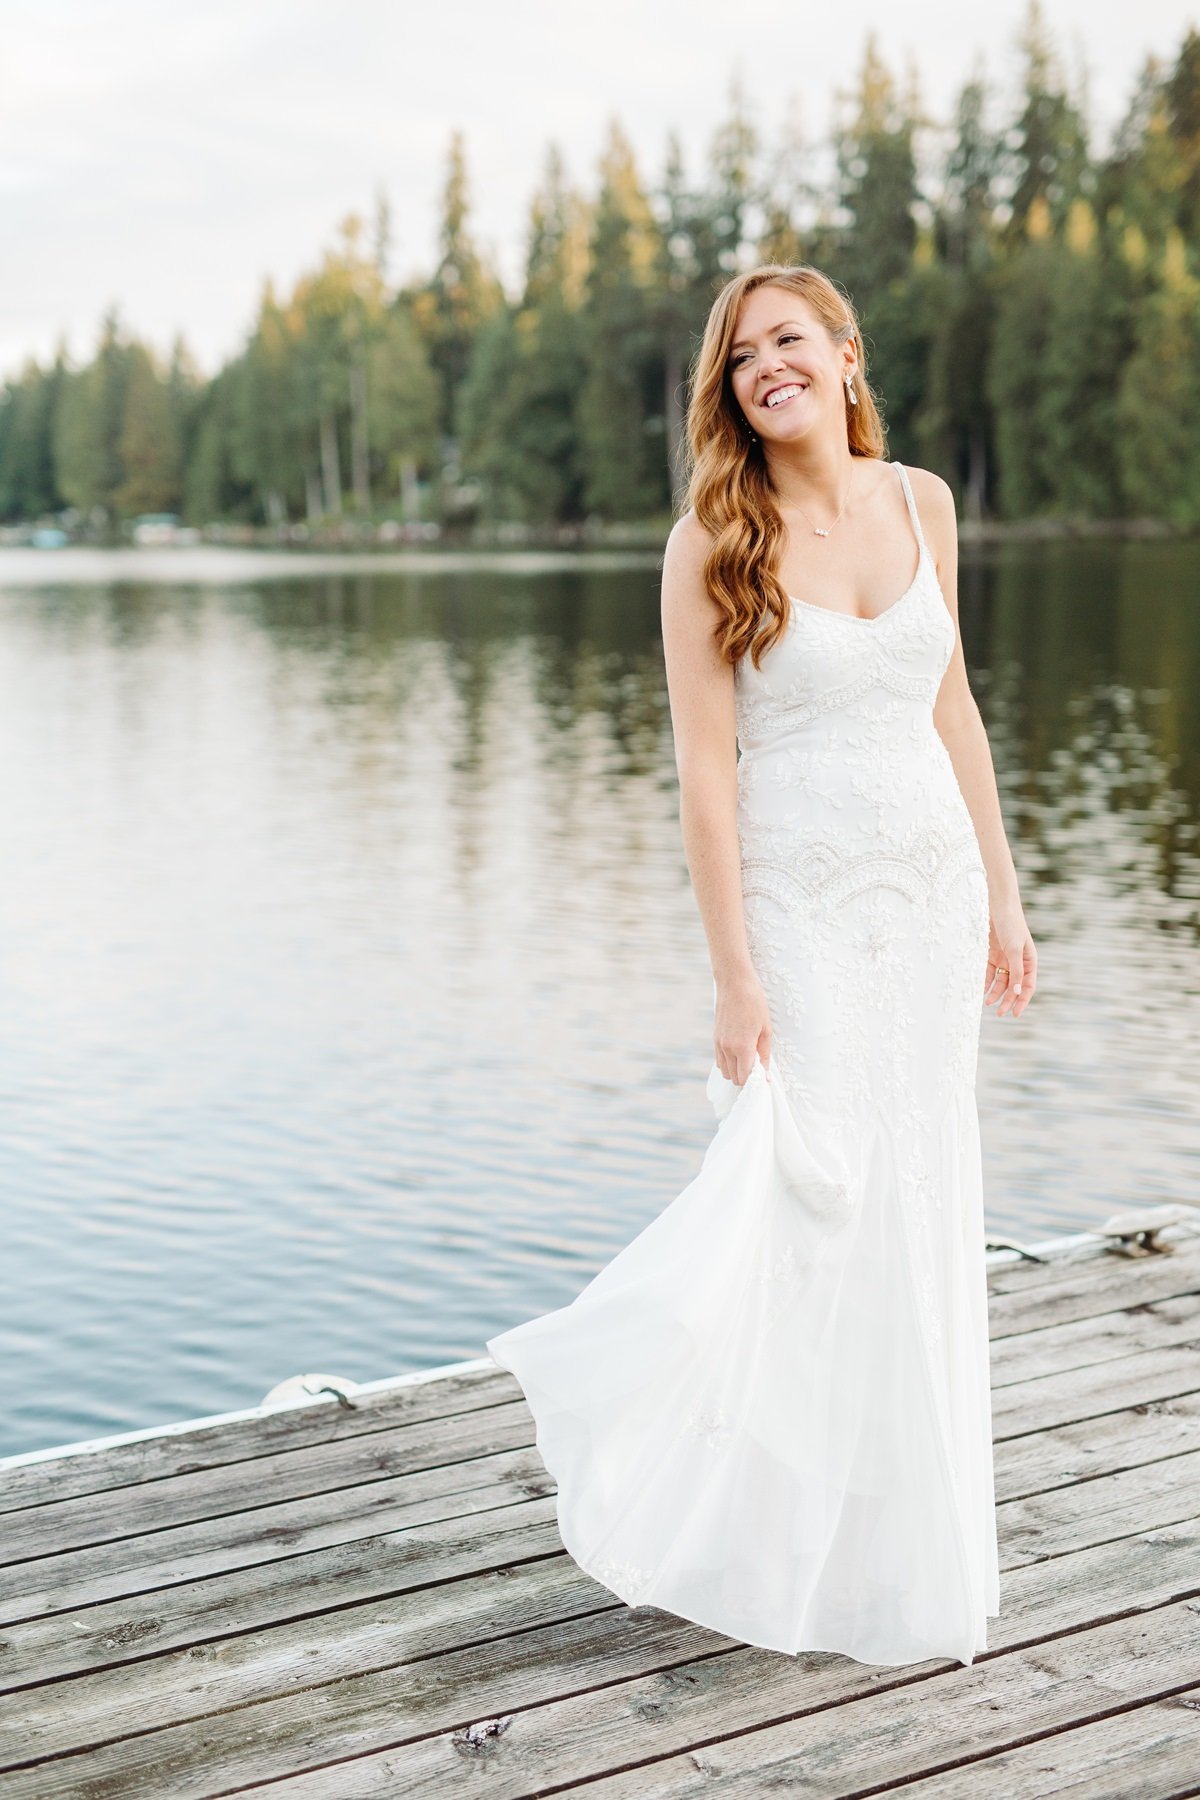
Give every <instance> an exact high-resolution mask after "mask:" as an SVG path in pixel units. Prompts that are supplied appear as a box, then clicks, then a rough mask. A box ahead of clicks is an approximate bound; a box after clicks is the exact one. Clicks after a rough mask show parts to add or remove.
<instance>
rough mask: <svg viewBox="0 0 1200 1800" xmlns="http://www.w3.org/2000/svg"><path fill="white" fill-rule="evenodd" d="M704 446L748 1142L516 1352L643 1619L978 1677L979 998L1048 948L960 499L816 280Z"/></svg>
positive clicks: (604, 1554) (723, 1056) (780, 314)
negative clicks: (985, 649) (1008, 802)
mask: <svg viewBox="0 0 1200 1800" xmlns="http://www.w3.org/2000/svg"><path fill="white" fill-rule="evenodd" d="M689 436H690V444H691V451H692V465H693V466H692V475H691V485H690V500H691V506H690V509H689V511H688V512H687V513H686V515H685V516H684V517H683V518H682V519H680V520H679V521H678V523H677V524H676V526H675V528H674V530H673V531H672V533H671V538H670V541H669V543H668V546H667V553H666V557H665V560H664V566H663V592H662V612H663V641H664V649H665V653H666V664H667V680H668V687H669V692H670V702H671V718H672V724H673V728H674V737H675V755H676V765H677V769H678V773H679V783H680V817H681V822H682V826H683V836H684V847H685V850H686V853H687V859H688V865H689V869H690V871H691V875H692V882H693V886H694V888H695V893H696V898H697V902H698V905H699V908H700V913H701V917H702V919H703V923H704V928H705V932H706V935H707V939H708V944H709V950H710V954H711V959H712V969H713V976H714V1022H713V1050H714V1065H713V1068H712V1071H711V1073H710V1076H709V1085H708V1093H709V1097H710V1099H711V1100H712V1103H713V1106H714V1108H715V1110H716V1112H717V1115H718V1117H719V1119H720V1120H721V1123H720V1125H719V1128H718V1131H717V1134H716V1136H715V1138H714V1140H713V1142H712V1143H711V1144H710V1146H709V1149H708V1152H707V1153H706V1156H705V1159H704V1164H703V1166H702V1168H701V1171H700V1174H699V1175H698V1176H697V1178H696V1179H695V1181H693V1182H692V1183H691V1185H690V1186H689V1187H688V1188H686V1189H685V1190H684V1192H683V1193H682V1194H681V1195H679V1197H678V1198H677V1199H676V1201H675V1202H674V1203H673V1205H671V1206H670V1207H668V1208H667V1209H666V1211H665V1212H664V1213H663V1214H661V1215H660V1217H659V1218H657V1219H656V1220H654V1222H653V1223H652V1224H651V1225H650V1226H649V1227H648V1228H647V1229H646V1230H645V1231H644V1232H643V1233H642V1234H641V1236H640V1237H639V1238H637V1239H635V1240H634V1242H633V1243H632V1244H630V1245H628V1246H627V1248H626V1249H625V1250H623V1251H622V1252H621V1253H620V1255H619V1256H617V1257H616V1258H615V1259H614V1261H613V1262H612V1263H611V1264H610V1265H609V1266H608V1267H607V1268H606V1269H604V1270H602V1271H601V1272H600V1274H599V1275H598V1276H597V1277H596V1278H595V1280H594V1281H593V1282H592V1283H591V1284H590V1285H589V1287H587V1288H586V1289H585V1290H584V1292H583V1293H582V1294H580V1295H579V1296H578V1298H577V1299H576V1300H575V1301H574V1302H573V1304H572V1305H571V1306H569V1307H566V1308H563V1309H562V1310H561V1311H559V1312H557V1313H551V1314H548V1315H545V1316H544V1317H542V1318H540V1319H534V1320H531V1321H529V1322H528V1323H527V1324H525V1325H523V1326H520V1327H517V1328H516V1329H515V1330H513V1331H510V1332H507V1333H505V1334H504V1335H503V1336H501V1337H499V1338H495V1339H493V1340H492V1341H491V1342H490V1343H489V1345H488V1349H489V1351H490V1352H491V1354H492V1356H493V1358H494V1359H495V1360H496V1361H497V1362H499V1363H500V1364H501V1365H502V1366H503V1367H506V1368H509V1369H511V1370H512V1371H513V1373H514V1374H516V1375H517V1376H518V1378H519V1379H520V1381H521V1383H522V1385H523V1387H524V1389H525V1394H526V1397H527V1399H528V1401H529V1405H530V1407H531V1409H532V1411H533V1414H534V1418H535V1420H536V1423H537V1433H538V1445H539V1448H540V1449H541V1451H542V1455H543V1457H544V1459H545V1461H546V1464H547V1467H548V1468H549V1469H550V1471H551V1473H552V1474H553V1475H554V1477H555V1479H556V1481H557V1484H558V1515H559V1525H560V1529H561V1532H562V1537H563V1542H564V1544H565V1545H566V1547H567V1549H568V1550H569V1551H570V1552H571V1554H572V1555H573V1556H574V1557H575V1559H576V1560H577V1561H578V1562H579V1563H580V1565H581V1566H582V1567H583V1568H585V1569H587V1570H588V1571H589V1572H590V1573H591V1574H593V1575H594V1576H595V1577H596V1578H597V1579H598V1580H600V1581H602V1582H603V1583H605V1585H607V1586H608V1587H609V1588H611V1589H612V1591H613V1592H614V1593H617V1594H619V1595H620V1596H621V1597H622V1598H623V1599H625V1600H626V1601H627V1602H628V1603H629V1604H630V1605H631V1606H632V1605H644V1604H650V1605H655V1606H659V1607H662V1608H665V1609H666V1610H668V1611H670V1612H674V1613H676V1614H678V1615H680V1616H681V1617H683V1618H687V1619H692V1620H695V1621H697V1622H698V1623H700V1624H705V1625H709V1626H712V1627H714V1628H715V1629H717V1630H719V1631H721V1632H724V1633H725V1634H727V1635H729V1636H732V1637H737V1638H741V1639H743V1640H745V1641H746V1642H749V1643H753V1644H759V1645H762V1646H764V1647H765V1648H768V1649H774V1650H779V1651H783V1652H786V1653H790V1654H796V1653H798V1652H799V1651H801V1650H809V1649H812V1650H836V1651H842V1652H843V1653H845V1654H846V1655H849V1656H853V1657H856V1658H858V1659H860V1660H862V1661H865V1662H875V1663H883V1664H897V1663H908V1662H918V1661H922V1660H924V1659H926V1658H928V1657H933V1656H952V1657H956V1658H958V1659H959V1660H960V1661H961V1662H964V1663H969V1662H971V1661H972V1660H973V1659H974V1657H975V1656H976V1654H977V1653H978V1652H979V1651H981V1650H983V1649H985V1648H986V1646H987V1620H988V1618H989V1617H993V1616H995V1615H996V1613H997V1611H998V1608H999V1564H998V1554H997V1541H996V1519H995V1498H994V1483H993V1473H992V1448H991V1429H990V1427H991V1413H990V1382H989V1360H988V1319H987V1303H986V1289H985V1279H984V1276H985V1269H984V1230H983V1198H982V1174H981V1162H980V1143H979V1129H978V1117H977V1113H976V1105H975V1066H976V1055H977V1049H978V1038H979V1023H980V1009H981V1001H982V999H983V997H984V995H985V994H989V995H996V994H998V995H999V996H1000V998H999V1008H998V1010H999V1011H1000V1012H1001V1013H1002V1014H1003V1013H1010V1014H1011V1015H1013V1016H1016V1015H1018V1014H1019V1012H1020V1011H1021V1010H1022V1008H1023V1007H1024V1006H1025V1005H1027V1004H1028V1001H1029V997H1030V995H1031V994H1032V992H1033V987H1034V983H1035V978H1036V956H1035V952H1034V948H1033V943H1032V939H1031V938H1030V937H1029V934H1028V930H1027V928H1026V927H1025V923H1024V917H1023V914H1022V912H1021V906H1020V901H1019V899H1018V897H1017V892H1016V877H1015V873H1014V871H1013V864H1012V857H1011V855H1010V853H1009V849H1008V844H1007V840H1006V838H1005V835H1004V830H1003V826H1002V824H1001V821H1000V812H999V802H998V798H997V793H996V783H995V776H994V774H993V772H992V765H991V757H990V753H989V751H988V747H987V741H986V738H985V737H984V735H983V727H982V723H981V722H980V718H979V713H978V710H977V708H976V707H975V704H974V701H973V699H972V697H971V694H970V689H969V687H968V685H967V680H966V670H965V665H964V663H963V657H962V645H961V642H960V639H959V632H958V615H957V598H956V593H955V567H956V558H955V529H954V512H953V506H952V504H951V503H950V499H949V491H948V489H947V488H946V486H945V483H944V482H942V481H941V480H940V479H939V478H938V477H937V476H936V475H933V474H930V473H928V472H926V471H915V470H914V471H913V472H912V476H911V478H910V473H909V471H908V470H907V469H905V468H904V466H903V465H902V464H895V465H893V464H891V463H887V462H885V461H884V460H883V456H882V451H883V430H882V426H881V423H880V419H879V414H878V411H877V409H876V407H875V403H874V400H873V397H872V395H871V392H870V388H869V386H868V384H867V381H866V376H865V373H864V356H863V345H862V336H861V333H860V331H859V328H858V324H857V321H856V319H855V317H854V314H853V311H852V309H851V307H850V305H849V302H848V301H847V299H846V297H845V296H844V295H843V294H841V293H840V292H839V290H838V289H837V288H836V287H835V286H834V284H833V283H832V282H831V281H830V280H829V279H828V277H827V276H825V275H824V274H822V273H821V272H820V271H819V270H815V269H811V268H807V267H801V268H796V269H789V268H781V267H777V266H775V265H771V266H767V267H765V268H763V269H760V270H756V271H754V272H753V273H752V274H750V275H745V276H740V277H738V278H737V279H735V280H734V281H731V282H730V283H729V284H728V285H727V286H726V287H725V288H724V289H723V291H722V292H721V293H720V294H719V295H718V297H717V299H716V301H715V302H714V304H713V308H712V311H711V314H710V316H709V320H708V325H707V329H706V331H705V334H704V340H703V343H702V345H701V349H700V353H699V356H698V359H697V365H696V370H695V376H694V383H693V393H692V400H691V408H690V413H689ZM923 514H924V517H923V516H922V515H923ZM926 523H928V530H929V534H930V538H931V539H932V545H931V544H930V542H929V541H928V540H927V537H926ZM914 550H915V552H916V572H915V574H914V575H913V576H912V578H911V580H910V581H909V583H908V585H907V587H905V588H904V590H903V592H902V593H901V594H900V596H899V598H898V599H897V598H896V597H895V596H896V589H897V587H898V586H899V584H900V581H901V580H902V579H903V575H902V573H901V572H902V571H906V570H908V569H909V568H911V566H912V556H913V552H914ZM799 587H810V588H814V589H819V591H821V592H822V593H823V594H824V596H825V599H824V603H822V604H818V603H816V602H811V601H802V600H796V599H793V597H792V590H793V589H796V588H799ZM879 596H882V599H880V598H878V597H879ZM739 751H740V758H739V755H738V752H739Z"/></svg>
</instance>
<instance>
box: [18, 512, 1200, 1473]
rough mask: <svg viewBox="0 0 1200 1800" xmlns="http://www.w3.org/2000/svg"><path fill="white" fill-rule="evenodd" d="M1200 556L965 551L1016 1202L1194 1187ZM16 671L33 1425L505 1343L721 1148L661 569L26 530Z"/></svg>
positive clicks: (1048, 1221)
mask: <svg viewBox="0 0 1200 1800" xmlns="http://www.w3.org/2000/svg"><path fill="white" fill-rule="evenodd" d="M394 560H395V559H393V561H394ZM1198 589H1200V545H1198V544H1183V545H1177V544H1175V545H1173V544H1127V545H1117V544H1112V543H1105V544H1076V545H1063V546H1054V547H1052V548H1046V547H1044V546H1036V547H1034V546H1027V547H1020V548H1017V547H1005V548H1004V549H1003V550H999V551H993V552H989V553H987V554H986V555H984V556H982V557H981V558H980V559H978V560H972V559H971V558H970V557H969V556H967V555H965V554H964V568H963V571H962V577H961V603H962V620H963V634H964V641H965V643H966V647H967V655H968V662H969V664H970V667H971V676H972V683H973V685H974V688H975V691H976V693H977V695H978V697H979V700H980V703H981V706H982V708H983V711H984V715H985V719H986V722H987V724H988V728H989V732H990V735H991V741H992V745H993V752H994V755H995V759H996V762H997V767H998V773H999V778H1000V783H1001V790H1002V798H1003V803H1004V808H1005V815H1006V819H1007V821H1008V825H1009V831H1010V836H1011V838H1012V841H1013V845H1014V852H1015V855H1016V858H1017V862H1018V867H1019V871H1020V874H1021V879H1022V886H1023V892H1024V898H1025V904H1026V911H1027V913H1028V916H1029V919H1030V923H1031V925H1032V927H1033V930H1034V933H1035V935H1036V937H1037V938H1038V941H1039V947H1040V955H1041V978H1040V987H1039V992H1038V996H1037V999H1036V1000H1035V1002H1034V1004H1033V1006H1032V1008H1031V1010H1030V1011H1029V1012H1028V1014H1027V1015H1026V1016H1025V1017H1024V1018H1023V1019H1021V1020H1019V1021H1013V1020H1012V1019H997V1018H996V1017H995V1015H994V1013H993V1012H991V1011H989V1012H987V1013H985V1014H984V1018H983V1026H982V1046H981V1053H980V1065H979V1099H980V1113H981V1120H982V1126H983V1133H984V1153H985V1158H986V1167H985V1175H986V1180H987V1205H988V1224H989V1227H990V1229H991V1230H992V1231H993V1232H995V1233H1013V1234H1016V1235H1017V1236H1019V1237H1021V1238H1023V1239H1024V1240H1026V1241H1034V1240H1036V1239H1038V1238H1041V1237H1046V1236H1050V1235H1053V1234H1055V1233H1058V1232H1063V1231H1070V1230H1077V1229H1080V1228H1081V1227H1085V1226H1091V1225H1095V1224H1097V1223H1098V1222H1099V1221H1101V1220H1102V1219H1104V1218H1105V1217H1106V1216H1107V1214H1108V1213H1109V1212H1110V1211H1112V1210H1113V1209H1114V1208H1116V1207H1118V1206H1124V1205H1126V1204H1129V1203H1133V1202H1139V1201H1153V1200H1160V1199H1164V1198H1168V1197H1178V1198H1184V1199H1191V1200H1195V1199H1196V1198H1197V1162H1198V1160H1200V1159H1198V1153H1197V1115H1198V1113H1200V1104H1198V1101H1197V1094H1196V1090H1195V1086H1194V1079H1195V1078H1194V1073H1193V1072H1194V1070H1195V1069H1196V1068H1197V1067H1198V1066H1200V1055H1198V1051H1200V955H1198V951H1197V936H1198V923H1200V839H1198V835H1197V826H1198V821H1200V803H1198V796H1200V719H1198V715H1197V709H1196V706H1195V696H1196V694H1197V692H1200V599H1198ZM0 683H2V691H3V704H2V705H0V768H2V769H3V779H2V780H0V830H2V833H3V843H4V850H5V854H4V862H3V872H2V874H0V1001H2V1005H3V1030H2V1032H0V1192H2V1195H3V1211H2V1213H0V1265H2V1269H3V1285H2V1288H0V1293H2V1295H3V1307H2V1310H0V1371H2V1373H3V1378H4V1379H3V1383H2V1386H0V1454H2V1453H11V1452H14V1451H18V1450H24V1449H32V1448H36V1447H39V1446H42V1445H47V1444H53V1443H60V1442H64V1441H68V1440H72V1439H76V1438H80V1437H86V1436H92V1435H97V1434H101V1433H106V1432H110V1431H120V1430H125V1429H130V1428H135V1427H138V1426H145V1425H153V1424H157V1423H162V1422H167V1421H171V1420H176V1419H180V1418H186V1417H192V1416H196V1415H198V1414H202V1413H209V1412H215V1411H220V1410H224V1409H226V1408H234V1407H239V1406H252V1405H255V1404H257V1403H258V1401H260V1400H261V1399H262V1397H263V1395H264V1394H265V1393H266V1391H267V1389H268V1388H270V1387H271V1386H273V1385H274V1384H275V1383H276V1382H278V1381H280V1380H282V1379H284V1378H285V1377H286V1376H288V1375H292V1374H298V1373H301V1372H305V1371H311V1370H320V1371H325V1372H332V1373H334V1374H340V1375H345V1376H349V1377H350V1378H352V1379H355V1380H371V1379H375V1378H377V1377H380V1376H383V1375H388V1374H395V1373H399V1372H401V1371H403V1370H406V1369H413V1368H419V1367H423V1366H428V1365H431V1364H436V1363H442V1362H446V1361H450V1360H453V1359H456V1358H459V1357H469V1356H478V1355H480V1354H482V1353H483V1344H484V1340H485V1338H486V1337H488V1336H489V1335H490V1334H492V1333H493V1332H495V1331H497V1330H499V1329H501V1328H502V1327H504V1326H506V1325H510V1324H513V1323H516V1322H517V1321H518V1320H519V1319H523V1318H526V1317H529V1316H531V1315H532V1314H533V1313H535V1312H541V1311H543V1310H545V1309H547V1308H549V1307H551V1306H556V1305H561V1304H563V1303H565V1302H566V1301H567V1300H569V1299H570V1298H571V1297H572V1296H573V1295H574V1294H575V1293H577V1292H578V1290H579V1288H580V1287H582V1286H583V1284H584V1282H585V1281H586V1280H587V1279H588V1278H589V1277H590V1276H591V1275H592V1274H593V1273H594V1272H595V1271H596V1270H597V1269H598V1268H599V1267H600V1266H601V1264H602V1263H604V1262H605V1261H607V1260H608V1259H609V1257H611V1256H612V1255H613V1254H614V1252H615V1251H616V1250H617V1249H618V1248H620V1246H621V1245H622V1244H624V1243H626V1242H627V1241H628V1240H629V1238H630V1237H631V1236H632V1235H633V1234H634V1232H635V1231H637V1230H638V1229H640V1228H641V1226H643V1225H644V1224H646V1223H647V1222H648V1221H649V1219H650V1218H652V1217H653V1216H654V1215H655V1214H656V1213H657V1212H658V1211H660V1210H661V1208H662V1207H663V1206H664V1205H666V1204H667V1203H668V1202H669V1201H670V1200H671V1199H673V1198H674V1196H675V1195H676V1193H678V1191H679V1190H680V1189H681V1188H682V1187H683V1186H684V1185H685V1183H686V1182H687V1181H689V1180H690V1179H691V1177H692V1176H693V1175H694V1174H695V1173H696V1171H697V1169H698V1167H699V1161H700V1158H701V1156H702V1154H703V1150H704V1147H705V1145H706V1144H707V1142H708V1140H709V1138H710V1136H711V1133H712V1129H713V1123H714V1121H713V1118H712V1115H711V1111H710V1109H709V1106H708V1102H707V1100H706V1099H705V1095H704V1084H705V1079H706V1077H707V1073H708V1069H709V1066H710V1063H711V1048H712V1046H711V1007H712V983H711V976H710V974H709V969H708V961H707V954H706V949H705V944H704V936H703V932H702V930H701V926H700V922H699V917H698V915H697V913H696V909H695V903H694V901H693V898H692V895H691V891H690V887H689V884H688V877H687V869H686V865H685V862H684V858H683V851H682V846H681V843H680V837H679V826H678V816H677V789H676V782H675V770H674V762H673V757H672V749H671V737H670V724H669V715H668V709H667V699H666V691H665V683H664V678H663V671H662V650H661V643H660V640H659V633H658V575H657V569H656V566H655V559H654V558H645V557H644V558H642V559H641V561H640V564H639V563H638V562H637V561H636V559H628V560H627V561H626V562H625V563H624V564H622V562H621V560H620V559H612V558H610V559H608V560H607V561H605V560H604V559H598V561H597V560H593V561H591V562H588V561H580V560H575V561H570V560H569V559H562V558H560V559H553V558H547V559H537V558H525V559H523V560H521V561H519V562H516V563H513V564H509V565H507V566H506V567H505V568H503V569H500V568H495V567H493V568H490V569H489V568H485V567H481V566H475V565H472V563H471V561H470V559H465V558H459V559H456V560H455V561H453V562H450V563H439V562H438V560H437V559H434V558H428V557H426V558H423V559H421V560H420V561H409V562H408V563H403V562H402V563H401V566H400V567H395V566H390V565H388V566H385V565H384V564H381V563H377V562H376V563H372V562H371V561H370V560H369V559H366V558H358V559H355V560H354V562H353V563H352V564H351V565H350V566H348V567H346V568H344V569H342V570H339V569H338V568H337V567H336V566H330V564H329V562H328V560H323V561H322V562H321V563H320V564H306V563H305V562H304V560H303V559H300V558H289V559H287V561H286V562H280V561H271V560H270V559H269V558H262V557H256V556H253V555H240V556H235V557H228V558H226V557H223V556H221V555H220V554H215V553H212V552H200V553H198V554H197V555H196V556H194V557H192V556H187V555H175V556H173V557H172V556H169V555H168V556H163V555H153V554H150V555H146V556H142V557H138V556H133V555H128V554H127V555H124V556H118V557H117V558H115V559H105V558H104V557H103V556H98V555H84V556H80V555H78V554H73V555H70V556H69V557H68V558H67V560H61V559H60V558H56V557H55V556H54V555H53V553H51V554H48V555H43V556H41V557H40V558H39V557H34V556H31V555H29V554H23V553H19V552H7V553H4V552H0Z"/></svg>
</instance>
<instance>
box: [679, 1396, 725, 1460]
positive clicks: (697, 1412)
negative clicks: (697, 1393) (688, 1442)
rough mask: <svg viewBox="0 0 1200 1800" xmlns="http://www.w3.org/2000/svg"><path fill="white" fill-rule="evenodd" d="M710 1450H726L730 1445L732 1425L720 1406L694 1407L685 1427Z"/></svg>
mask: <svg viewBox="0 0 1200 1800" xmlns="http://www.w3.org/2000/svg"><path fill="white" fill-rule="evenodd" d="M684 1429H685V1430H686V1431H689V1432H690V1433H691V1434H692V1435H693V1436H694V1437H698V1438H699V1439H700V1440H701V1442H702V1443H704V1444H706V1445H707V1447H708V1448H709V1449H710V1450H724V1449H725V1447H726V1446H727V1444H728V1443H729V1437H730V1423H729V1420H728V1418H727V1417H726V1415H725V1412H724V1410H723V1409H722V1408H721V1407H719V1406H697V1407H693V1409H692V1411H691V1412H690V1413H689V1414H688V1419H687V1424H686V1426H685V1427H684Z"/></svg>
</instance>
